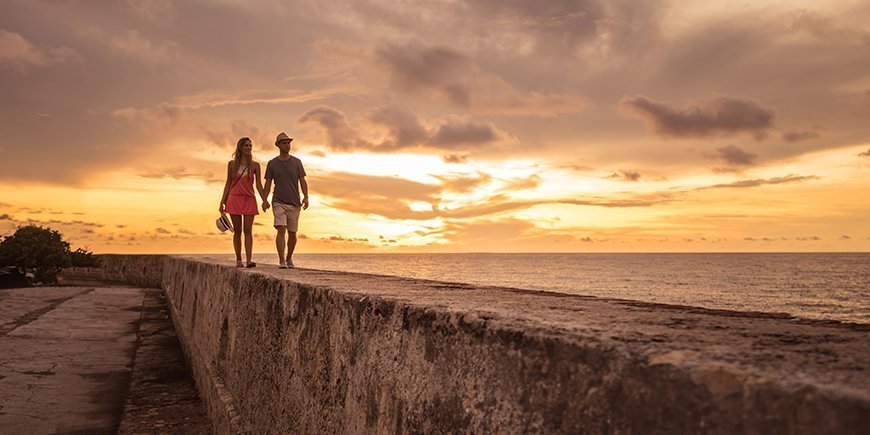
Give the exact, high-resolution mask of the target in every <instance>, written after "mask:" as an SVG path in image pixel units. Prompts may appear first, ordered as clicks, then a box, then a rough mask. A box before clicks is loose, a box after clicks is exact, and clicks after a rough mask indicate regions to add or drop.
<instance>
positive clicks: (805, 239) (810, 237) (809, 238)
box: [794, 236, 822, 242]
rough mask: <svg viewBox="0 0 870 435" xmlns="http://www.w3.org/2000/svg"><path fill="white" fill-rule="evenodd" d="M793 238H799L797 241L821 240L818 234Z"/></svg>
mask: <svg viewBox="0 0 870 435" xmlns="http://www.w3.org/2000/svg"><path fill="white" fill-rule="evenodd" d="M794 239H795V240H799V241H801V242H806V241H815V240H822V238H821V237H819V236H808V237H795V238H794Z"/></svg>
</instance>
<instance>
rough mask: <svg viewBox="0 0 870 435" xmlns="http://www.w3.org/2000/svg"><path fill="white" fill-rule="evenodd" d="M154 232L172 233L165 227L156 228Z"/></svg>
mask: <svg viewBox="0 0 870 435" xmlns="http://www.w3.org/2000/svg"><path fill="white" fill-rule="evenodd" d="M154 232H156V233H157V234H170V232H169V230H167V229H166V228H163V227H157V228H154Z"/></svg>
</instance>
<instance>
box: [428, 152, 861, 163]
mask: <svg viewBox="0 0 870 435" xmlns="http://www.w3.org/2000/svg"><path fill="white" fill-rule="evenodd" d="M868 153H870V151H868ZM441 160H443V161H444V163H468V156H466V155H462V154H444V155H442V156H441Z"/></svg>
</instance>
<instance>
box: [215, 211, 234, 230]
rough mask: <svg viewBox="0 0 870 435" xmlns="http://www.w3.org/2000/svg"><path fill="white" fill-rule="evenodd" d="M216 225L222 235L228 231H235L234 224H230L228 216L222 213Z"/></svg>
mask: <svg viewBox="0 0 870 435" xmlns="http://www.w3.org/2000/svg"><path fill="white" fill-rule="evenodd" d="M214 223H215V225H217V229H219V230H220V231H221V232H222V233H225V232H226V231H227V230H230V231H232V230H233V223H232V222H230V220H229V218H227V215H225V214H223V213H221V216H220V217H219V218H217V220H216V221H214Z"/></svg>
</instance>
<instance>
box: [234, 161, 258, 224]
mask: <svg viewBox="0 0 870 435" xmlns="http://www.w3.org/2000/svg"><path fill="white" fill-rule="evenodd" d="M227 213H229V214H241V215H248V216H250V215H257V214H260V212H259V211H258V210H257V199H256V198H255V197H254V174H253V171H250V170H248V169H245V172H244V174H243V175H241V177H240V178H239V179H238V180H237V181H236V182H235V184H233V187H231V188H230V194H229V195H228V197H227Z"/></svg>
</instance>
